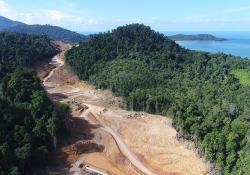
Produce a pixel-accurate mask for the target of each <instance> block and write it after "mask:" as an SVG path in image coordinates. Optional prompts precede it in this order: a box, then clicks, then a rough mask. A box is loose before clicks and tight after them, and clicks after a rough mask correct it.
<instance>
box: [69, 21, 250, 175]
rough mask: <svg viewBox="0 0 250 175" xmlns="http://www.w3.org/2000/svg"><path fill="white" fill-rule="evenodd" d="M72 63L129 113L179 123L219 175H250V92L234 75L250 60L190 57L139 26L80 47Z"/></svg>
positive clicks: (201, 54) (205, 55) (203, 54)
mask: <svg viewBox="0 0 250 175" xmlns="http://www.w3.org/2000/svg"><path fill="white" fill-rule="evenodd" d="M66 63H67V64H68V65H70V66H71V68H72V70H73V71H75V72H76V73H77V74H78V75H79V77H80V78H81V79H83V80H87V81H89V82H90V83H92V84H94V85H95V86H97V87H98V88H103V89H111V90H112V91H113V92H114V93H115V94H117V95H119V96H122V97H123V98H124V107H125V108H127V109H130V110H143V111H147V112H149V113H155V114H163V115H168V116H172V117H173V121H174V125H175V127H176V128H177V129H178V131H179V132H180V134H181V135H183V136H184V137H185V138H188V139H191V140H194V141H195V142H196V144H197V147H198V148H199V150H200V152H201V153H202V154H204V155H206V157H207V159H208V160H211V161H213V162H215V163H216V167H217V169H218V171H220V172H222V173H224V174H239V173H241V174H247V173H248V172H249V167H250V142H249V139H248V138H249V118H250V117H249V112H250V98H249V95H250V94H249V92H250V88H249V86H247V87H243V86H242V85H241V84H240V82H239V79H237V78H236V77H235V76H234V75H233V74H231V73H230V72H231V71H232V70H234V69H239V68H240V69H249V68H250V61H249V60H245V59H239V58H236V57H233V56H230V55H225V54H210V53H206V52H196V51H190V50H186V49H183V48H181V47H180V46H179V45H177V44H176V43H175V42H173V41H171V40H170V39H168V38H167V37H164V36H163V35H162V34H159V33H157V32H155V31H153V30H151V29H150V27H147V26H144V25H140V24H132V25H127V26H123V27H118V28H117V29H115V30H113V31H112V32H107V33H103V34H98V35H94V36H92V38H91V39H90V40H89V41H88V42H85V43H81V44H80V46H79V47H73V48H72V49H71V50H70V51H68V52H67V54H66Z"/></svg>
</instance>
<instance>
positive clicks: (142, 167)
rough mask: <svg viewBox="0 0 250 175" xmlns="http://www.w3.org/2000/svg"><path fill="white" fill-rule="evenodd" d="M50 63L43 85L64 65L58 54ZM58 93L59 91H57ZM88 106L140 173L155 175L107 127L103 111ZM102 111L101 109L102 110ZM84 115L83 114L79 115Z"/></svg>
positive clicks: (77, 90) (78, 92) (74, 90)
mask: <svg viewBox="0 0 250 175" xmlns="http://www.w3.org/2000/svg"><path fill="white" fill-rule="evenodd" d="M50 64H51V65H53V66H54V67H55V68H53V69H52V70H51V71H50V73H49V74H48V76H46V77H45V78H44V79H43V84H44V86H45V87H50V88H51V86H49V85H48V83H47V82H48V81H49V79H50V78H51V77H52V76H53V74H54V72H55V71H56V70H57V69H59V68H60V67H62V66H63V65H64V61H62V60H60V59H59V56H58V55H56V56H55V57H54V58H53V59H52V61H51V62H50ZM58 93H60V92H58ZM75 93H77V95H75V96H74V97H77V96H80V95H81V91H79V89H76V88H75V89H73V93H72V91H71V92H68V93H67V95H68V96H70V95H71V94H75ZM86 105H87V106H88V107H89V112H90V113H91V114H92V115H93V116H94V117H95V119H96V120H97V121H98V124H99V125H100V126H101V127H102V128H103V130H104V131H106V132H107V133H109V134H110V135H111V136H112V137H113V139H114V140H115V142H116V143H117V146H118V147H119V150H120V152H121V153H122V154H123V155H124V156H125V157H126V158H127V159H128V160H129V161H130V162H131V163H132V164H133V165H134V166H135V167H136V168H137V169H138V170H139V171H141V172H142V173H144V174H146V175H156V174H155V173H153V172H152V171H151V170H149V169H148V168H147V167H146V166H145V165H144V164H143V163H142V162H141V161H140V160H139V159H138V158H137V156H136V155H135V154H134V153H133V152H132V151H131V150H130V149H129V147H128V146H127V145H126V143H125V142H124V141H123V139H122V138H121V136H120V135H119V134H118V133H117V132H116V131H115V130H113V129H112V128H111V127H109V126H108V125H107V124H105V122H104V121H102V119H101V117H102V115H103V114H104V113H102V112H100V114H96V112H95V111H94V110H93V111H92V110H91V106H89V105H88V104H86ZM102 111H103V110H102ZM81 116H84V115H81ZM76 167H77V166H74V169H75V171H76V172H78V173H79V172H81V171H79V170H77V168H76Z"/></svg>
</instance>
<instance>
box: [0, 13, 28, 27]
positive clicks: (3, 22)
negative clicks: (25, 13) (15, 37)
mask: <svg viewBox="0 0 250 175" xmlns="http://www.w3.org/2000/svg"><path fill="white" fill-rule="evenodd" d="M23 24H24V23H21V22H19V21H13V20H10V19H8V18H5V17H3V16H0V31H2V30H4V29H6V28H9V27H14V26H18V25H23Z"/></svg>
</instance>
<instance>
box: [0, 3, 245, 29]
mask: <svg viewBox="0 0 250 175" xmlns="http://www.w3.org/2000/svg"><path fill="white" fill-rule="evenodd" d="M0 15H2V16H5V17H7V18H10V19H13V20H18V21H21V22H24V23H27V24H50V25H56V26H60V27H63V28H67V29H69V30H73V31H77V32H99V31H101V32H104V31H107V30H111V29H114V28H116V27H118V26H122V25H126V24H131V23H143V24H145V25H149V26H151V27H152V29H154V30H156V31H249V28H250V19H249V18H248V17H249V16H250V5H249V1H247V0H238V1H233V0H221V1H215V0H211V1H209V2H204V1H199V0H190V1H185V0H177V1H171V0H155V1H151V0H144V1H142V0H137V1H133V0H120V1H116V0H107V1H99V0H91V1H90V0H74V1H68V0H53V1H51V0H50V1H49V0H36V1H31V0H23V1H16V0H0Z"/></svg>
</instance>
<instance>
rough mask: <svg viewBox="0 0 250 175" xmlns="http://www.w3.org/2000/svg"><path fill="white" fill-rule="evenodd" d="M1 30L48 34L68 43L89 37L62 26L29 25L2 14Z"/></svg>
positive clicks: (0, 20)
mask: <svg viewBox="0 0 250 175" xmlns="http://www.w3.org/2000/svg"><path fill="white" fill-rule="evenodd" d="M0 31H1V32H15V33H28V34H34V35H47V36H48V37H49V38H50V39H53V40H61V41H64V42H67V43H79V42H80V41H84V40H86V39H87V38H88V37H87V36H85V35H82V34H79V33H77V32H73V31H70V30H67V29H64V28H62V27H58V26H52V25H28V24H24V23H21V22H18V21H13V20H10V19H8V18H5V17H2V16H0Z"/></svg>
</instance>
